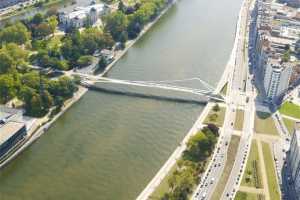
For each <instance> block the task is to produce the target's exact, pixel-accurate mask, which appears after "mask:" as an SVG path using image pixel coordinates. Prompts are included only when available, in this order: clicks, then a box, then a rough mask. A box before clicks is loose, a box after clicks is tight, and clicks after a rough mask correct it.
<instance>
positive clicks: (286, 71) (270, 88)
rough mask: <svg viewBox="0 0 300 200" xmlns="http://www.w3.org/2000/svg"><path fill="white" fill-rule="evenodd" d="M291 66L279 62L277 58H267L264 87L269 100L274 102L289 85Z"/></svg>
mask: <svg viewBox="0 0 300 200" xmlns="http://www.w3.org/2000/svg"><path fill="white" fill-rule="evenodd" d="M291 74H292V67H291V66H289V65H288V63H281V62H280V61H279V60H278V59H272V58H270V59H268V62H267V66H266V70H265V75H264V88H265V92H266V95H267V98H268V100H269V101H272V102H274V103H275V102H276V101H277V100H278V99H279V98H280V97H281V96H282V95H283V94H284V92H286V91H287V89H288V87H289V81H290V77H291Z"/></svg>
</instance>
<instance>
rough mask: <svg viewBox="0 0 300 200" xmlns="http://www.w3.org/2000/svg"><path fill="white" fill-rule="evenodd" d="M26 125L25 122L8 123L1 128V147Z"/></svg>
mask: <svg viewBox="0 0 300 200" xmlns="http://www.w3.org/2000/svg"><path fill="white" fill-rule="evenodd" d="M24 126H25V124H24V123H23V122H16V121H8V122H6V123H5V124H4V125H2V126H0V145H2V144H3V143H4V142H6V141H7V140H8V139H9V138H11V137H12V136H13V135H14V134H16V133H17V131H19V130H20V129H21V128H23V127H24Z"/></svg>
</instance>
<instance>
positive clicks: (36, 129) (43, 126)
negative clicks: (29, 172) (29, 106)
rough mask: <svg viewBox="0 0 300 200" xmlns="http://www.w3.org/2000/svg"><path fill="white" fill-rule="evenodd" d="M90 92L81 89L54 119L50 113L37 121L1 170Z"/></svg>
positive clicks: (5, 161) (1, 165)
mask: <svg viewBox="0 0 300 200" xmlns="http://www.w3.org/2000/svg"><path fill="white" fill-rule="evenodd" d="M87 91H88V90H87V89H86V88H84V87H81V86H80V87H79V89H78V91H77V92H76V93H75V94H74V96H73V97H72V98H71V99H68V100H67V101H66V102H65V103H64V106H63V107H62V109H61V111H60V112H59V113H58V114H57V115H55V116H54V117H53V118H51V119H50V118H49V116H50V113H49V114H47V115H46V116H45V117H43V118H39V119H37V120H36V121H35V122H34V124H33V125H32V127H31V128H30V130H29V131H28V136H27V138H26V139H25V140H24V141H23V142H22V143H21V144H20V145H21V146H18V148H17V149H15V150H14V151H13V152H11V153H10V155H8V158H7V159H6V160H4V161H3V162H1V163H0V169H1V168H2V167H4V166H5V165H7V164H8V163H9V162H10V161H12V160H14V159H15V158H16V157H17V156H18V155H19V154H20V153H22V152H23V151H24V150H25V149H26V148H27V147H28V146H29V145H31V144H32V143H33V142H35V141H36V140H37V139H38V138H40V137H41V136H42V135H43V134H44V133H45V132H46V131H47V130H48V129H49V128H50V126H51V125H52V124H53V123H54V122H55V121H56V120H57V119H58V118H59V117H60V116H62V115H63V114H64V113H65V112H66V111H67V110H68V109H69V108H70V107H71V106H72V105H73V104H74V103H76V102H77V101H78V100H80V98H81V97H83V95H84V94H85V93H86V92H87Z"/></svg>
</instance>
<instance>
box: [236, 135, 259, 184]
mask: <svg viewBox="0 0 300 200" xmlns="http://www.w3.org/2000/svg"><path fill="white" fill-rule="evenodd" d="M249 172H250V173H249ZM247 177H248V178H250V181H248V182H247V181H246V178H247ZM241 184H242V185H243V186H248V187H256V188H262V178H261V170H260V165H259V154H258V149H257V143H256V140H253V141H252V144H251V150H250V154H249V157H248V161H247V165H246V170H245V172H244V175H243V179H242V183H241Z"/></svg>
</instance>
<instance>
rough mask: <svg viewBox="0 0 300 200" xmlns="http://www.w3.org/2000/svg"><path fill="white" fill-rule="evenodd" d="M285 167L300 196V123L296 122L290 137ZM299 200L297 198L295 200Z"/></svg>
mask: <svg viewBox="0 0 300 200" xmlns="http://www.w3.org/2000/svg"><path fill="white" fill-rule="evenodd" d="M287 165H288V167H289V169H290V173H291V177H290V178H291V181H292V183H293V185H294V188H295V193H296V194H300V123H299V122H297V123H296V125H295V130H294V133H293V135H292V140H291V145H290V151H289V152H288V156H287ZM297 199H299V197H298V198H297Z"/></svg>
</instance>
